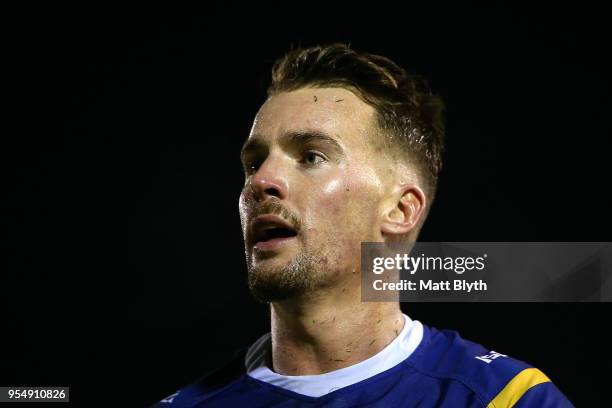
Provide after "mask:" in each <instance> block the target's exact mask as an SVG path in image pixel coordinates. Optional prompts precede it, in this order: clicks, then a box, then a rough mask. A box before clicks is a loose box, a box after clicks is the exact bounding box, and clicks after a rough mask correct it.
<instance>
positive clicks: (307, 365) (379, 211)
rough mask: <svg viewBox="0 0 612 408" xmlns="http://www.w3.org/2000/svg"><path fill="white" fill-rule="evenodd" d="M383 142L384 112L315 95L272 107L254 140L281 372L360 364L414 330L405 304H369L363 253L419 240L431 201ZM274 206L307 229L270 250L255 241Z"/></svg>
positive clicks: (254, 268) (348, 97) (247, 221)
mask: <svg viewBox="0 0 612 408" xmlns="http://www.w3.org/2000/svg"><path fill="white" fill-rule="evenodd" d="M377 132H379V131H378V129H377V126H376V121H375V111H374V108H372V107H371V106H370V105H368V104H367V103H365V102H364V101H362V100H361V99H360V98H359V97H358V96H357V95H355V94H354V93H353V92H351V91H349V90H347V89H343V88H303V89H298V90H295V91H291V92H282V93H279V94H276V95H274V96H272V97H271V98H269V99H268V100H267V101H266V102H265V103H264V104H263V106H262V107H261V109H260V110H259V112H258V113H257V116H256V118H255V121H254V123H253V127H252V129H251V132H250V135H249V138H248V139H247V141H246V142H245V146H244V148H243V151H242V154H241V159H242V162H243V166H244V169H245V175H246V180H245V186H244V188H243V190H242V193H241V196H240V217H241V223H242V227H243V232H244V236H245V243H246V248H245V253H246V258H247V266H248V269H249V275H250V279H249V280H250V282H251V277H253V278H254V279H253V280H252V282H254V283H253V285H252V286H251V289H252V291H253V292H254V294H255V295H257V291H258V287H257V285H262V287H264V286H265V287H266V291H265V294H266V295H268V297H270V298H268V299H260V300H263V301H267V302H270V305H271V308H270V309H271V335H272V360H273V361H272V365H273V367H271V368H273V369H274V371H275V372H277V373H279V374H283V375H312V374H321V373H325V372H329V371H333V370H337V369H340V368H344V367H348V366H350V365H353V364H356V363H358V362H360V361H363V360H365V359H367V358H369V357H371V356H373V355H375V354H376V353H378V352H379V351H380V350H382V349H383V348H384V347H385V346H386V345H388V344H389V343H390V342H391V341H392V340H393V339H394V338H395V337H396V336H397V334H398V333H399V332H400V331H401V329H402V327H403V324H404V318H403V316H402V314H401V311H400V309H399V304H398V303H397V302H372V303H363V302H361V296H360V276H359V272H358V271H359V270H360V265H359V262H360V244H361V242H383V241H386V240H399V239H405V237H406V236H408V235H409V234H411V233H415V229H416V226H417V224H418V222H419V220H420V218H421V216H422V215H423V213H424V208H425V195H424V193H423V191H422V189H421V188H420V187H419V186H418V183H417V182H416V180H417V178H416V175H415V174H413V173H411V172H410V171H409V169H407V167H406V166H405V165H399V164H398V163H397V161H396V160H392V159H390V157H389V155H387V154H386V153H385V151H384V149H382V148H381V147H380V146H381V145H382V144H383V143H382V142H380V143H379V142H378V140H379V139H380V138H381V136H380V135H379V134H377ZM266 203H275V206H277V207H282V209H283V211H282V213H283V214H285V215H287V214H289V215H290V217H287V218H291V219H296V220H299V226H300V227H299V230H297V231H296V235H295V236H294V237H291V238H288V239H283V240H280V241H279V242H280V243H279V244H278V245H275V246H274V247H273V248H272V249H270V248H267V249H265V250H264V249H260V248H258V245H257V243H255V242H251V238H252V236H251V235H250V227H251V226H252V221H253V217H252V214H253V213H254V212H257V208H259V207H261V206H262V205H265V204H266ZM283 219H285V217H284V218H283ZM262 248H263V246H262ZM299 275H304V276H299ZM270 288H271V289H270Z"/></svg>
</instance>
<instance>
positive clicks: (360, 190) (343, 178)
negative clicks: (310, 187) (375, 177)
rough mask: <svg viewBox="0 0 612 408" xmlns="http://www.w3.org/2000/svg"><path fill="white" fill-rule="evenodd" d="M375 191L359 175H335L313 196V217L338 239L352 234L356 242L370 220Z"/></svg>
mask: <svg viewBox="0 0 612 408" xmlns="http://www.w3.org/2000/svg"><path fill="white" fill-rule="evenodd" d="M377 191H378V190H377V188H376V186H373V185H372V183H371V182H370V180H369V179H367V178H366V179H364V178H363V177H362V175H361V174H347V173H342V174H338V175H337V176H336V177H333V178H330V179H329V180H327V181H326V182H325V183H324V184H323V185H322V188H321V189H320V190H319V193H318V194H316V195H313V202H312V208H313V210H314V212H313V217H314V218H315V220H316V222H317V224H318V225H320V226H325V227H327V228H326V229H328V230H329V229H332V230H333V231H335V233H336V234H337V237H338V238H340V236H341V235H343V236H351V235H352V236H355V238H357V239H358V238H359V237H361V236H362V232H363V231H366V228H369V227H371V224H372V222H373V220H374V216H375V208H376V202H377Z"/></svg>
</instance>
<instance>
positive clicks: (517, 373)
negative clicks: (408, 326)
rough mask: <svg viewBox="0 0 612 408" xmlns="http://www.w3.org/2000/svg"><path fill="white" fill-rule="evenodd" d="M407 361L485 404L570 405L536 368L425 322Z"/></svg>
mask: <svg viewBox="0 0 612 408" xmlns="http://www.w3.org/2000/svg"><path fill="white" fill-rule="evenodd" d="M407 363H408V364H409V365H410V366H411V367H412V368H413V369H414V370H416V371H418V372H420V373H421V374H423V375H425V376H428V377H431V378H432V379H435V380H437V381H440V382H459V383H461V384H462V385H463V386H464V387H465V388H467V389H469V390H470V391H471V392H473V393H474V394H476V395H477V396H478V398H479V399H480V400H481V401H482V403H483V405H486V406H490V407H505V406H517V407H518V406H555V407H565V406H568V407H571V406H572V405H571V404H570V403H569V401H568V400H567V399H566V398H565V396H564V395H563V394H562V393H561V392H560V391H559V390H558V389H557V388H556V386H555V385H554V384H553V383H552V382H551V381H550V379H549V378H548V377H547V376H546V375H545V374H544V373H543V372H542V371H540V370H539V369H538V368H536V367H533V366H532V365H530V364H528V363H526V362H524V361H521V360H518V359H516V358H513V357H511V356H509V355H507V354H504V353H503V351H502V352H498V351H496V350H491V349H487V348H485V347H484V346H482V345H481V344H478V343H475V342H473V341H470V340H467V339H464V338H463V337H461V335H460V334H459V333H458V332H456V331H453V330H438V329H435V328H432V327H428V326H424V336H423V340H422V344H421V345H420V346H419V348H418V349H417V350H416V351H415V352H414V353H413V355H412V356H410V358H409V359H408V360H407ZM538 402H542V404H540V405H539V404H538ZM525 403H528V405H524V404H525ZM548 403H552V405H550V404H549V405H547V404H548ZM515 404H516V405H515Z"/></svg>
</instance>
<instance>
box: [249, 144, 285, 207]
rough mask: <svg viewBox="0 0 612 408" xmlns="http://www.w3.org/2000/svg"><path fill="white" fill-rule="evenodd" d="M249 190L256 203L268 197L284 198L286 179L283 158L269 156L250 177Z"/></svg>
mask: <svg viewBox="0 0 612 408" xmlns="http://www.w3.org/2000/svg"><path fill="white" fill-rule="evenodd" d="M251 189H252V190H253V195H254V197H255V199H256V200H257V201H264V200H265V199H266V198H269V197H276V198H279V199H281V200H282V199H284V198H286V197H287V177H286V168H285V163H284V160H283V158H282V157H277V156H276V155H274V156H273V155H269V156H268V157H267V158H266V160H265V161H264V162H263V163H262V164H261V166H259V168H258V169H257V171H256V172H255V173H254V174H253V175H252V176H251Z"/></svg>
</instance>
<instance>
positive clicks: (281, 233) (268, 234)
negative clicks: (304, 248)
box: [254, 227, 297, 244]
mask: <svg viewBox="0 0 612 408" xmlns="http://www.w3.org/2000/svg"><path fill="white" fill-rule="evenodd" d="M296 235H297V232H296V231H295V230H292V229H290V228H285V227H270V228H266V229H263V230H260V231H259V232H258V233H257V234H256V236H255V240H254V241H255V243H256V244H257V243H259V242H268V241H271V240H273V239H279V238H292V237H295V236H296Z"/></svg>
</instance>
